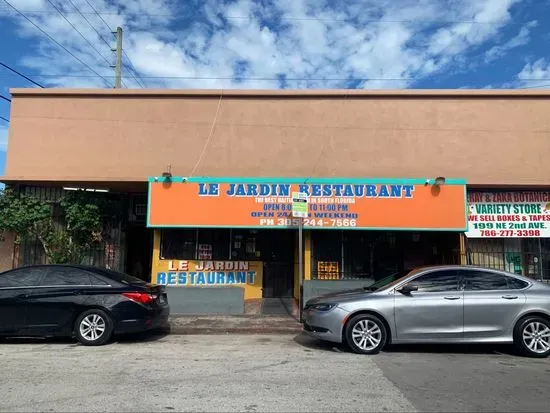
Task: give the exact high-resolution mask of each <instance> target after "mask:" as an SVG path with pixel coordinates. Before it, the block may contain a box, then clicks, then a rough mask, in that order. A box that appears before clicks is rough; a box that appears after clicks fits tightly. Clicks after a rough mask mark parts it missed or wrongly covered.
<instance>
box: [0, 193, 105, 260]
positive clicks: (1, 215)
mask: <svg viewBox="0 0 550 413" xmlns="http://www.w3.org/2000/svg"><path fill="white" fill-rule="evenodd" d="M56 205H59V207H61V209H62V218H63V222H62V224H61V225H55V224H54V221H53V211H54V207H55V206H56ZM104 205H105V203H104V202H103V201H102V200H101V199H100V198H97V197H94V196H93V194H90V193H86V192H74V193H69V194H67V195H65V196H64V197H63V198H62V199H61V200H60V201H58V202H57V203H54V202H46V201H41V200H39V199H37V198H36V197H34V196H30V195H26V194H16V193H15V192H13V191H12V190H9V189H7V190H4V191H2V192H0V231H1V232H2V233H5V232H12V233H14V234H15V235H16V242H17V243H20V242H21V241H22V240H25V239H27V240H32V239H35V240H38V241H39V242H40V244H41V245H42V247H43V249H44V254H45V256H46V260H47V262H48V263H51V264H68V263H79V262H80V261H81V260H82V258H83V256H84V253H85V252H86V251H87V250H88V249H89V248H90V247H92V246H93V245H94V244H97V243H98V242H100V241H101V239H102V238H101V228H102V212H103V207H104Z"/></svg>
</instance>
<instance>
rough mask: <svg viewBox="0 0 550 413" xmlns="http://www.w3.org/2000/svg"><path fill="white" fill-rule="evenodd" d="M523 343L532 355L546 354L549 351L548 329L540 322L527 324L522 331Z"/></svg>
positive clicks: (549, 332)
mask: <svg viewBox="0 0 550 413" xmlns="http://www.w3.org/2000/svg"><path fill="white" fill-rule="evenodd" d="M523 343H524V344H525V345H526V346H527V348H528V349H529V350H530V351H532V352H533V353H537V354H542V353H546V352H547V351H548V350H550V328H549V327H548V326H547V325H546V324H544V323H541V322H540V321H533V322H531V323H529V324H527V325H526V326H525V328H524V329H523Z"/></svg>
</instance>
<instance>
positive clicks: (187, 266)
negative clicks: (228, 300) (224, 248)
mask: <svg viewBox="0 0 550 413" xmlns="http://www.w3.org/2000/svg"><path fill="white" fill-rule="evenodd" d="M166 267H167V268H166V270H163V271H157V273H156V279H153V280H152V281H153V283H155V284H162V285H170V286H215V285H246V284H254V283H255V282H256V278H257V275H258V274H257V271H256V269H255V268H251V266H250V263H249V262H246V261H187V260H183V261H173V260H169V261H167V265H166Z"/></svg>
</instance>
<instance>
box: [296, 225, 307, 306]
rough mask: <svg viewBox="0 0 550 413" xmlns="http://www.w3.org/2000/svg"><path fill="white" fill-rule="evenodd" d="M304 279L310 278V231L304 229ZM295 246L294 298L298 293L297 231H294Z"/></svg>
mask: <svg viewBox="0 0 550 413" xmlns="http://www.w3.org/2000/svg"><path fill="white" fill-rule="evenodd" d="M303 236H304V280H311V231H309V230H304V233H303ZM295 239H296V242H295V245H296V248H294V298H295V299H298V295H299V294H300V268H299V262H300V259H299V256H298V253H299V246H298V233H296V238H295Z"/></svg>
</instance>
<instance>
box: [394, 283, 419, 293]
mask: <svg viewBox="0 0 550 413" xmlns="http://www.w3.org/2000/svg"><path fill="white" fill-rule="evenodd" d="M397 291H399V292H400V293H401V294H404V295H409V294H410V293H412V292H413V291H418V285H415V284H405V285H404V286H403V287H401V288H400V289H399V290H397Z"/></svg>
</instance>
